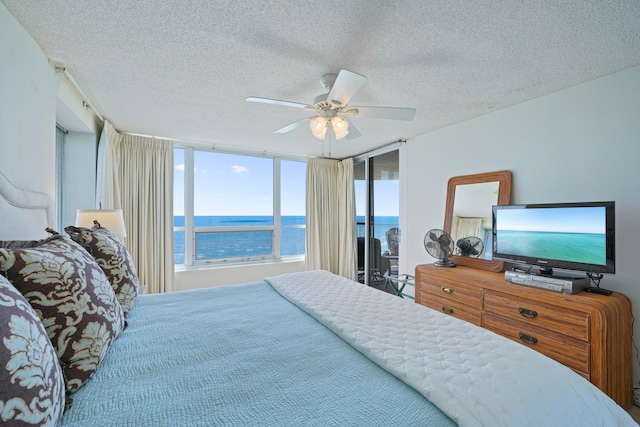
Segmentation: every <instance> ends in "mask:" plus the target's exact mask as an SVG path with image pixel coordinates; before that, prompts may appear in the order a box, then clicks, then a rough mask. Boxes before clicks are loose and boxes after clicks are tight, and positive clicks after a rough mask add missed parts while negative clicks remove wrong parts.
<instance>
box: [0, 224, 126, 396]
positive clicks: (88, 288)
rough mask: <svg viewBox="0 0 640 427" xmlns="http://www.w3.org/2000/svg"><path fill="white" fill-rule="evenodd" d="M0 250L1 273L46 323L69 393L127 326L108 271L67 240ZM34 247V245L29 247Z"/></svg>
mask: <svg viewBox="0 0 640 427" xmlns="http://www.w3.org/2000/svg"><path fill="white" fill-rule="evenodd" d="M9 246H12V247H11V248H0V274H4V275H5V276H6V277H7V278H8V279H9V281H10V282H11V283H12V284H13V286H15V288H16V289H17V290H18V291H20V293H22V295H24V296H25V298H26V299H27V301H28V302H29V304H31V306H32V307H33V309H34V310H35V312H36V313H37V314H38V316H39V317H40V319H41V320H42V324H43V325H44V328H45V330H46V331H47V334H48V336H49V339H50V340H51V343H52V344H53V347H54V349H55V350H56V354H57V355H58V358H59V359H60V363H61V364H62V371H63V374H64V378H65V386H66V391H67V395H69V394H71V393H72V392H74V391H76V390H78V389H79V388H80V387H81V386H82V385H83V384H84V383H85V382H86V381H87V380H88V379H89V378H90V377H91V376H92V375H93V373H94V372H95V371H96V370H97V369H98V366H99V365H100V362H101V361H102V359H103V358H104V356H105V354H106V353H107V350H108V349H109V346H110V345H111V343H112V342H113V341H114V340H115V339H116V337H117V336H118V334H120V332H121V331H122V329H123V328H124V314H123V313H122V309H121V308H120V304H119V303H118V300H117V299H116V295H115V294H114V292H113V289H111V285H110V284H109V281H108V279H107V277H106V276H105V274H104V272H103V271H102V269H100V267H99V266H98V264H96V262H95V261H94V260H93V258H92V257H91V255H89V253H88V252H87V251H86V250H84V249H83V248H82V246H80V245H78V244H77V243H75V242H74V241H72V240H71V239H69V238H68V237H65V236H62V235H59V234H58V235H54V236H52V237H49V238H48V239H44V240H41V241H40V242H39V243H37V245H25V246H27V247H23V248H17V247H16V246H19V245H16V244H12V245H9ZM29 246H31V247H29Z"/></svg>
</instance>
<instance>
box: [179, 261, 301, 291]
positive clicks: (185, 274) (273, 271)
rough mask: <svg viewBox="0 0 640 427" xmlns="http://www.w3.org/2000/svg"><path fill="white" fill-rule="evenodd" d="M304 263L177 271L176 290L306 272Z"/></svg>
mask: <svg viewBox="0 0 640 427" xmlns="http://www.w3.org/2000/svg"><path fill="white" fill-rule="evenodd" d="M304 269H305V266H304V261H286V262H267V263H262V264H251V265H234V266H228V267H216V268H200V269H187V270H179V271H176V274H175V280H174V283H173V287H174V290H176V291H182V290H185V289H197V288H206V287H211V286H223V285H235V284H239V283H247V282H256V281H259V280H262V279H264V278H265V277H270V276H276V275H278V274H284V273H295V272H298V271H304Z"/></svg>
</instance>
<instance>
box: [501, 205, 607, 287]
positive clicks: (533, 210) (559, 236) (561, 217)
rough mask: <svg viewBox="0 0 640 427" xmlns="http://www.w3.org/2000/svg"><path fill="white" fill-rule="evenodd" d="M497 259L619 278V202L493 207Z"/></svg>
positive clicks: (542, 269)
mask: <svg viewBox="0 0 640 427" xmlns="http://www.w3.org/2000/svg"><path fill="white" fill-rule="evenodd" d="M492 221H493V224H492V225H493V226H492V233H493V257H494V258H495V259H499V260H502V261H506V262H510V263H516V264H528V265H530V266H534V267H538V268H539V269H540V273H541V274H551V273H552V271H553V269H554V268H559V269H566V270H577V271H580V272H586V273H587V274H588V275H591V274H601V273H615V270H616V268H615V265H616V262H615V261H616V256H615V246H616V245H615V234H616V233H615V202H585V203H548V204H529V205H504V206H493V212H492Z"/></svg>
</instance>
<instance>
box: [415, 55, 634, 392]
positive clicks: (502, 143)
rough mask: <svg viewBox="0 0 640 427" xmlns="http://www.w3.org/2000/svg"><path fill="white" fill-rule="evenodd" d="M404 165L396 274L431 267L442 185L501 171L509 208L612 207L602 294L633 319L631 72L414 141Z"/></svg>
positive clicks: (439, 223) (442, 201)
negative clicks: (611, 249) (616, 295)
mask: <svg viewBox="0 0 640 427" xmlns="http://www.w3.org/2000/svg"><path fill="white" fill-rule="evenodd" d="M405 158H406V168H407V173H406V180H405V181H404V182H403V185H404V186H405V187H404V190H405V203H406V205H405V213H406V222H407V228H406V230H407V233H403V239H404V242H403V244H404V245H405V246H404V247H403V249H404V251H405V252H404V254H405V255H406V256H405V257H404V258H403V259H404V261H405V263H406V264H404V266H403V268H404V269H405V271H413V269H414V268H415V266H416V265H417V264H425V263H431V262H433V258H431V257H430V256H429V255H428V254H427V252H426V251H425V249H424V246H423V237H424V234H425V233H426V232H427V231H428V230H429V229H431V228H442V226H443V221H444V206H445V200H446V187H447V180H448V179H449V178H450V177H452V176H458V175H468V174H474V173H481V172H490V171H496V170H502V169H508V170H511V171H512V172H513V189H512V190H513V191H512V194H511V201H512V203H545V202H579V201H606V200H615V202H616V228H617V230H616V255H617V263H616V274H615V275H606V276H605V278H604V279H603V281H602V284H601V285H602V287H604V288H609V289H612V290H614V291H620V292H623V293H624V294H626V295H627V296H628V297H629V298H630V299H631V302H632V304H633V313H634V317H635V318H640V279H639V278H638V272H639V271H640V67H635V68H632V69H629V70H626V71H622V72H620V73H616V74H613V75H609V76H606V77H603V78H600V79H597V80H594V81H591V82H588V83H585V84H582V85H578V86H574V87H572V88H569V89H566V90H563V91H560V92H557V93H554V94H551V95H548V96H545V97H541V98H538V99H535V100H532V101H529V102H525V103H522V104H519V105H516V106H514V107H511V108H507V109H504V110H501V111H497V112H494V113H491V114H488V115H485V116H482V117H478V118H476V119H473V120H469V121H467V122H464V123H460V124H457V125H455V126H451V127H448V128H445V129H441V130H438V131H436V132H431V133H429V134H426V135H422V136H420V137H418V138H416V139H415V140H412V141H409V142H408V143H407V146H406V157H405ZM634 337H635V339H634V341H635V342H636V344H637V345H640V338H639V337H640V322H636V324H635V331H634ZM634 357H635V356H634ZM634 364H635V365H636V366H634V368H635V384H638V378H640V366H638V364H637V360H635V361H634Z"/></svg>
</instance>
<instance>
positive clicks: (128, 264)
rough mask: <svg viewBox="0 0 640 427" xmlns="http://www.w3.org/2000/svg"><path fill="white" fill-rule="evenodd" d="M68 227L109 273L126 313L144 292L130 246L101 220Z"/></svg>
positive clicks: (68, 231)
mask: <svg viewBox="0 0 640 427" xmlns="http://www.w3.org/2000/svg"><path fill="white" fill-rule="evenodd" d="M64 231H66V232H67V233H68V234H69V236H70V237H71V238H72V239H73V241H74V242H76V243H78V244H79V245H81V246H82V247H83V248H85V249H86V250H87V252H89V253H90V254H91V255H92V256H93V258H94V259H95V260H96V262H97V263H98V265H99V266H100V268H101V269H102V271H104V273H105V274H106V275H107V278H108V279H109V282H110V283H111V287H112V288H113V290H114V292H115V293H116V297H118V302H119V303H120V305H121V306H122V311H123V312H124V315H125V317H126V316H127V315H128V314H129V311H130V310H131V307H132V306H133V303H134V302H135V300H136V297H137V296H138V294H139V293H140V282H139V281H138V273H137V272H136V267H135V265H134V264H133V260H132V259H131V254H129V251H128V250H127V247H126V246H125V245H124V244H123V243H122V242H121V241H120V239H119V238H118V236H116V235H115V234H113V232H111V231H110V230H108V229H106V228H104V227H101V226H100V224H98V223H96V225H95V226H93V227H92V228H84V227H74V226H69V227H65V229H64Z"/></svg>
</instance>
